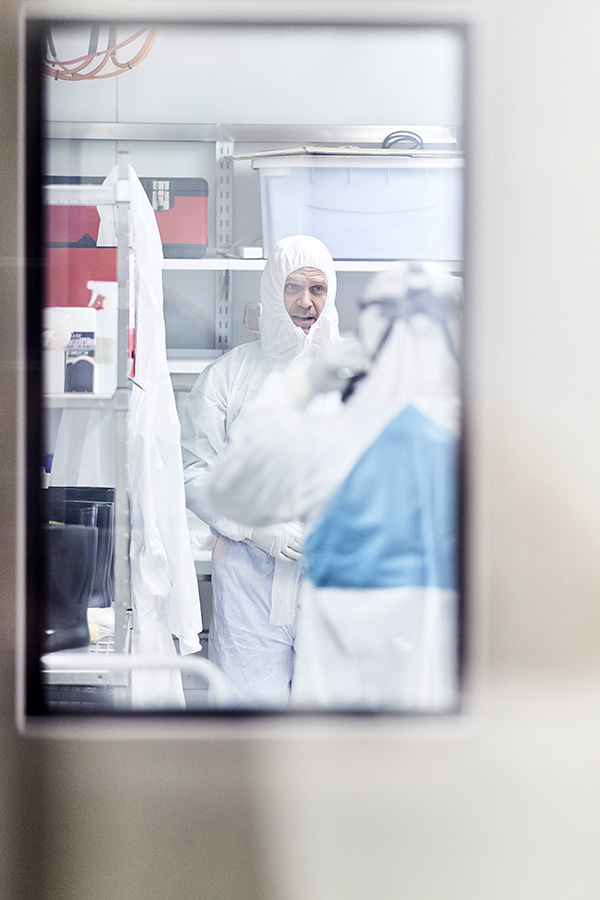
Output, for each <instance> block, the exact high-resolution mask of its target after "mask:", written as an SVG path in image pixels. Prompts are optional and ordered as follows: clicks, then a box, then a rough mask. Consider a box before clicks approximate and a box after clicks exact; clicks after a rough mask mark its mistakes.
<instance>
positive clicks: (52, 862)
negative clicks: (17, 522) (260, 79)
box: [0, 0, 600, 900]
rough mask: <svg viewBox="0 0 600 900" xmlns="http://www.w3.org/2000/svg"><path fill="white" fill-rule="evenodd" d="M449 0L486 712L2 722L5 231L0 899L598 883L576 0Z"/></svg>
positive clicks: (592, 229)
mask: <svg viewBox="0 0 600 900" xmlns="http://www.w3.org/2000/svg"><path fill="white" fill-rule="evenodd" d="M82 2H88V0H82ZM48 5H49V7H51V6H52V3H51V2H49V3H48ZM223 5H225V0H224V2H223ZM390 5H391V6H393V7H394V8H400V7H401V4H397V3H395V2H393V0H391V2H390ZM422 6H425V4H422ZM365 8H366V9H368V8H369V5H368V4H366V7H365ZM472 8H473V9H474V10H475V12H477V13H478V14H480V15H481V17H482V19H483V25H482V32H483V33H482V35H481V44H480V48H479V54H478V67H477V68H476V69H475V78H476V81H475V82H474V84H473V87H474V89H475V91H476V95H477V99H478V106H477V107H476V110H477V123H478V136H479V139H478V142H477V144H476V150H477V156H476V160H475V162H476V173H475V182H474V187H475V189H476V194H475V198H476V199H475V204H476V208H475V212H476V216H477V217H476V220H475V226H476V227H475V234H474V249H475V258H474V263H475V267H474V273H473V274H474V280H473V282H472V287H473V288H474V289H475V288H476V291H475V293H474V294H473V295H472V300H471V309H470V329H471V347H472V353H471V363H472V364H471V372H472V373H473V378H472V392H473V393H472V402H471V416H470V462H471V465H470V477H471V500H472V504H473V505H472V519H471V526H472V531H473V542H472V553H471V563H470V569H471V581H472V584H473V586H474V588H475V596H476V599H477V602H485V603H486V604H487V608H488V614H489V654H488V672H489V698H488V704H487V714H486V716H485V717H484V719H483V721H482V722H481V723H480V725H479V727H477V728H474V729H473V730H471V731H468V732H466V733H464V734H463V735H462V736H460V737H458V738H457V737H454V736H446V737H443V736H437V737H435V738H427V737H414V736H413V737H410V738H407V739H402V738H400V739H395V738H386V737H385V736H382V734H381V733H380V732H379V731H378V730H377V728H376V726H375V725H374V724H373V725H372V726H370V727H371V728H372V732H371V733H372V736H371V737H369V736H368V735H367V734H366V735H364V736H363V738H362V739H360V740H356V739H351V738H349V737H347V736H342V735H339V736H336V734H335V733H332V734H331V735H330V736H329V737H327V738H325V739H320V740H316V739H312V738H309V739H306V740H297V739H291V738H290V739H286V738H281V739H279V740H276V741H270V740H247V741H242V742H239V741H235V740H223V741H220V742H216V743H212V744H211V743H198V742H195V741H188V742H172V743H161V742H157V741H153V740H146V741H143V742H140V743H126V742H104V741H102V740H94V741H90V742H78V741H74V740H67V739H65V740H61V741H51V740H44V741H37V742H35V741H31V740H25V739H23V738H19V737H17V735H16V733H15V729H14V725H13V718H12V709H11V703H12V700H11V691H10V685H11V682H12V645H13V638H12V635H13V631H14V616H13V605H12V604H13V597H14V571H15V567H14V544H13V540H12V533H13V530H12V527H11V525H12V522H13V515H14V513H13V501H14V472H15V461H16V451H15V445H14V434H15V407H14V394H15V378H16V374H15V373H16V363H15V347H16V338H15V328H16V324H15V323H16V303H15V297H16V278H15V264H14V261H15V255H16V244H15V231H14V229H13V228H12V227H10V228H8V229H7V228H3V231H2V250H1V257H2V266H1V267H0V276H1V278H2V304H1V306H0V315H1V316H2V321H1V326H2V327H1V328H0V341H1V345H0V349H1V353H0V366H1V371H2V376H3V387H4V390H3V392H2V395H1V403H2V419H1V421H2V423H3V427H2V429H1V432H0V440H1V442H2V443H1V448H0V467H1V468H0V471H1V473H2V479H1V485H2V499H3V516H4V529H3V541H2V546H1V550H0V552H1V553H2V557H1V563H2V565H1V568H0V571H1V573H2V602H1V603H0V617H1V623H0V624H1V627H0V642H1V647H0V649H1V653H0V667H1V671H2V683H3V685H5V686H6V688H5V691H4V692H3V695H2V707H1V713H0V714H1V716H2V728H1V729H0V736H1V737H0V739H1V741H2V748H3V761H4V763H5V764H4V767H3V769H2V775H1V778H2V781H1V782H0V785H1V788H2V797H1V798H0V801H1V802H0V816H1V817H2V826H3V828H2V831H3V833H4V834H6V839H5V840H3V841H2V842H1V844H0V846H1V850H0V853H2V855H3V859H2V862H3V863H4V866H3V869H4V872H6V873H7V878H8V879H9V882H8V885H7V891H6V895H7V896H11V897H15V898H20V897H23V898H25V897H27V898H28V900H30V898H35V897H43V898H60V900H71V898H72V900H80V898H82V897H85V898H86V900H109V898H110V900H113V898H115V897H127V898H128V900H138V898H139V900H142V898H146V897H148V896H156V897H161V898H171V897H172V898H178V900H179V898H187V897H198V896H204V897H208V898H210V900H239V898H241V897H243V898H244V900H246V898H249V900H253V898H260V900H336V898H338V897H339V898H344V900H354V898H356V900H359V898H360V900H362V898H364V897H377V898H378V900H397V898H398V897H406V898H410V900H431V898H433V897H443V898H452V900H454V898H457V900H458V898H460V900H481V898H485V900H532V898H538V897H541V898H544V900H564V898H565V897H573V898H577V900H597V896H598V883H599V864H598V853H597V839H596V834H597V820H598V809H599V808H600V796H599V794H600V791H599V776H598V765H597V755H598V754H597V747H598V744H599V739H600V727H599V725H600V723H599V717H598V713H597V710H598V695H599V691H600V677H599V676H600V671H599V669H600V660H599V655H598V639H597V635H598V629H599V626H600V604H599V603H598V597H599V596H600V566H599V564H598V560H599V559H600V466H599V462H598V451H597V448H598V446H600V403H599V399H598V398H599V397H600V366H599V365H598V362H597V360H598V335H599V334H600V304H599V303H598V299H597V294H598V284H599V283H600V255H599V254H598V253H597V250H596V247H597V244H598V242H599V241H600V225H599V219H598V214H597V210H598V197H599V196H600V167H598V164H597V156H598V153H597V147H598V146H599V145H600V121H599V120H598V117H597V116H595V115H594V110H595V105H596V97H595V91H596V90H597V88H596V86H597V85H600V58H599V56H598V53H597V47H596V44H597V39H596V35H597V31H598V24H599V21H598V20H599V18H600V12H599V7H598V5H597V3H596V2H595V0H573V2H572V3H569V4H559V3H551V4H548V3H547V2H541V0H473V3H472ZM16 9H17V3H16V0H13V2H12V3H11V2H9V3H7V4H6V6H5V10H6V14H5V17H4V22H3V29H2V32H1V35H0V46H1V49H2V53H1V54H0V60H1V66H2V75H3V78H2V79H1V80H0V99H1V101H2V105H3V109H4V108H6V110H7V117H6V119H5V120H4V121H5V122H6V126H5V128H4V131H3V142H2V155H1V156H0V166H1V171H0V174H1V177H2V184H3V198H4V204H5V210H7V211H8V214H7V219H8V221H9V222H10V223H12V222H13V221H14V210H15V209H16V205H17V199H16V190H15V184H16V165H17V154H16V141H15V138H14V135H15V103H16V100H15V86H14V71H15V34H16ZM557 129H558V130H557Z"/></svg>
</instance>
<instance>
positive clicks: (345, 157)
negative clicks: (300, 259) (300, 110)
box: [252, 149, 464, 261]
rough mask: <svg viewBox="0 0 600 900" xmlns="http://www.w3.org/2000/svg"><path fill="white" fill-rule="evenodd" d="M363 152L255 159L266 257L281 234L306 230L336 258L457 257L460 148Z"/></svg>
mask: <svg viewBox="0 0 600 900" xmlns="http://www.w3.org/2000/svg"><path fill="white" fill-rule="evenodd" d="M288 153H290V151H288ZM284 154H285V151H284ZM363 154H364V155H361V152H360V150H352V151H344V150H342V149H339V150H337V151H335V154H334V152H333V151H329V150H328V151H323V152H322V154H319V152H318V151H315V152H311V153H309V154H307V153H305V154H303V155H302V154H297V155H287V154H286V155H281V156H276V155H274V154H273V155H270V154H265V155H264V156H262V157H254V158H253V161H252V166H253V168H255V169H258V171H259V173H260V191H261V213H262V227H263V245H264V248H265V255H267V254H268V253H269V252H270V251H271V249H272V248H273V245H274V244H275V243H276V242H277V241H278V240H280V239H281V238H283V237H288V236H289V235H294V234H310V235H313V236H314V237H317V238H319V239H320V240H322V241H323V243H324V244H325V246H326V247H327V248H328V250H329V251H330V253H331V255H332V256H333V258H334V259H382V260H385V259H390V260H391V259H394V260H395V259H436V260H444V261H446V260H447V261H455V260H456V261H459V260H462V258H463V204H464V158H463V156H462V154H461V153H457V152H442V151H440V152H437V153H433V152H427V151H410V152H409V151H397V150H396V151H393V150H390V151H381V150H379V151H372V152H371V153H369V152H368V151H363Z"/></svg>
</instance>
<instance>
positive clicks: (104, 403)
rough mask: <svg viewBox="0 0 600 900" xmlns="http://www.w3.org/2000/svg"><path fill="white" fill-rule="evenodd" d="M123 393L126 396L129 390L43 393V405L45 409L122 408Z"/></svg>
mask: <svg viewBox="0 0 600 900" xmlns="http://www.w3.org/2000/svg"><path fill="white" fill-rule="evenodd" d="M123 394H125V396H128V394H129V392H128V391H124V392H118V394H92V393H88V392H83V391H82V392H81V393H71V394H45V395H44V406H45V407H46V409H123ZM117 398H118V399H117Z"/></svg>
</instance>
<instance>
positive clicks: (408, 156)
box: [232, 145, 465, 168]
mask: <svg viewBox="0 0 600 900" xmlns="http://www.w3.org/2000/svg"><path fill="white" fill-rule="evenodd" d="M464 156H465V154H464V153H463V152H461V151H458V150H394V149H382V148H380V147H374V148H373V149H366V148H364V147H348V146H342V147H340V146H330V147H313V146H307V145H305V146H302V147H286V148H283V149H277V150H261V151H258V152H254V153H247V154H242V153H240V154H234V155H233V157H232V158H233V159H251V160H252V166H253V168H260V166H265V165H273V164H275V165H278V164H279V165H298V164H299V162H300V161H301V162H302V163H303V164H307V163H308V164H309V165H315V164H316V163H317V162H318V164H319V165H321V164H322V163H323V162H324V161H326V160H327V161H329V160H336V161H337V163H336V164H337V165H347V164H348V162H349V161H352V163H353V164H354V163H356V162H358V161H360V160H366V161H367V162H368V163H372V162H373V161H374V160H381V161H382V162H385V164H386V165H390V164H391V165H393V164H394V162H397V163H400V164H406V162H407V160H415V161H417V160H424V161H426V160H432V159H433V160H439V161H442V160H446V161H448V162H450V161H454V162H455V164H456V162H459V164H462V161H463V160H464ZM296 161H298V162H296Z"/></svg>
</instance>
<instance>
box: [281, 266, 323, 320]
mask: <svg viewBox="0 0 600 900" xmlns="http://www.w3.org/2000/svg"><path fill="white" fill-rule="evenodd" d="M326 299H327V279H326V277H325V275H324V274H323V272H321V270H320V269H312V268H311V267H310V266H304V267H303V268H302V269H296V271H295V272H291V273H290V274H289V275H288V277H287V278H286V279H285V286H284V288H283V305H284V306H285V309H286V312H287V313H288V314H289V316H290V318H291V320H292V322H293V323H294V325H297V326H298V328H301V329H302V331H303V332H304V333H305V334H308V332H309V331H310V328H311V326H312V325H314V324H315V322H316V321H317V319H318V318H319V316H320V315H321V312H322V311H323V307H324V305H325V300H326Z"/></svg>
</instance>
